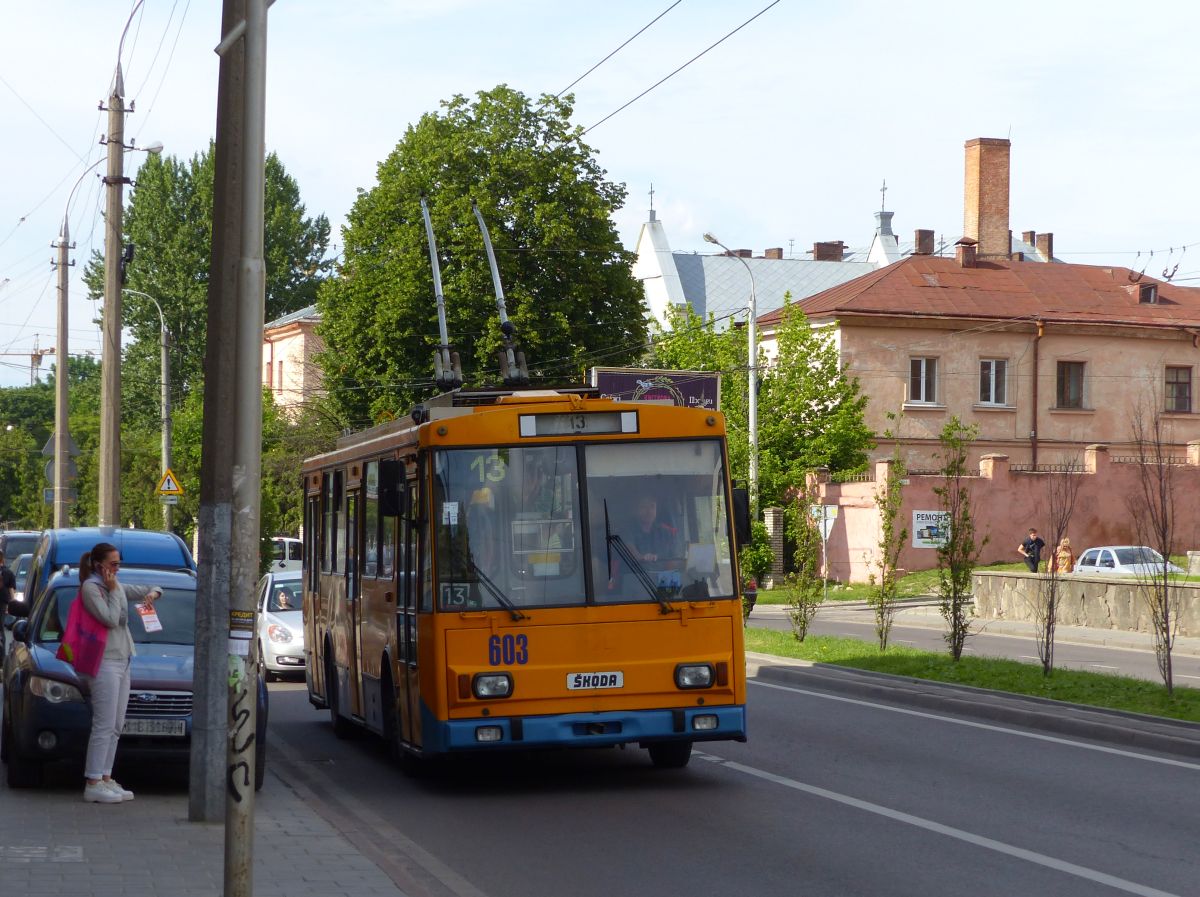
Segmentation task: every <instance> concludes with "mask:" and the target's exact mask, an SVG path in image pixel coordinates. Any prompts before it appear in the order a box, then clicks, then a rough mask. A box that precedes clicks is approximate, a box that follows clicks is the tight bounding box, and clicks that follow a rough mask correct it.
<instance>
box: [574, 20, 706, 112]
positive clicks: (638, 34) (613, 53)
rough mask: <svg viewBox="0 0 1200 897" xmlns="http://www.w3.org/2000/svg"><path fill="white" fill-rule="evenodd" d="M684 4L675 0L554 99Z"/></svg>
mask: <svg viewBox="0 0 1200 897" xmlns="http://www.w3.org/2000/svg"><path fill="white" fill-rule="evenodd" d="M682 2H683V0H675V2H674V3H672V4H671V5H670V6H668V7H667V8H666V9H664V10H663V11H662V12H660V13H659V14H658V15H656V16H655V17H654V18H653V19H651V20H650V21H649V23H647V24H646V25H644V26H642V29H641V31H639V32H638V33H637V34H635V35H634V36H633V37H631V38H629V39H628V40H627V41H625V43H623V44H621V46H619V47H617V49H615V50H613V51H612V52H611V53H609V54H608V55H607V56H605V57H604V58H603V59H601V60H600V61H599V62H597V63H596V64H595V65H594V66H592V67H591V68H590V69H588V70H587V71H586V72H584V73H583V74H582V75H580V76H579V77H578V78H576V79H575V80H574V81H572V82H571V83H570V84H568V85H567V86H566V87H564V88H563V89H562V90H560V91H559V92H558V93H556V94H555V95H554V98H555V99H558V98H559V97H561V96H562V95H563V94H564V93H566V92H567V91H568V90H570V89H571V88H572V87H574V86H575V85H576V84H578V83H579V82H580V81H582V80H583V79H584V78H586V77H587V76H588V75H590V74H591V73H592V72H594V71H596V69H598V68H600V66H602V65H604V63H606V62H608V61H609V60H610V59H612V58H613V57H614V56H616V55H617V54H618V53H620V52H621V51H622V50H624V49H625V48H626V47H627V46H629V44H630V43H632V42H633V41H634V40H635V39H636V38H637V37H639V36H640V35H641V33H642V31H645V30H646V29H647V28H649V27H650V26H651V25H653V24H654V23H655V22H657V21H658V20H659V19H661V18H662V17H663V16H665V15H666V14H667V13H669V12H670V11H671V10H673V9H674V8H675V7H676V6H678V5H679V4H680V3H682Z"/></svg>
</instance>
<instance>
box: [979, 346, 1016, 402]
mask: <svg viewBox="0 0 1200 897" xmlns="http://www.w3.org/2000/svg"><path fill="white" fill-rule="evenodd" d="M984 365H990V366H991V371H990V374H989V377H988V379H989V381H990V384H989V385H990V392H989V396H990V397H989V398H986V399H985V398H984V397H983V396H982V395H981V396H980V397H979V404H980V405H995V406H997V407H1005V406H1007V405H1008V404H1009V402H1008V359H1007V358H981V359H979V377H980V386H981V387H982V385H983V376H984V373H983V369H984ZM997 365H1003V371H1002V372H1001V374H1000V376H999V377H997V376H996V367H997ZM997 383H999V386H1000V392H1001V397H1000V399H999V401H997V399H996V385H997Z"/></svg>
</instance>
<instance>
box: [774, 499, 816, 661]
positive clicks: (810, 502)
mask: <svg viewBox="0 0 1200 897" xmlns="http://www.w3.org/2000/svg"><path fill="white" fill-rule="evenodd" d="M792 495H793V499H792V501H791V502H790V503H789V504H788V506H787V511H786V512H785V514H784V519H785V521H786V524H787V528H788V534H789V535H790V536H791V537H792V539H793V541H794V542H795V545H796V554H795V566H796V570H795V572H794V573H789V574H788V575H787V579H786V588H787V589H788V611H787V613H788V620H789V621H790V622H791V624H792V635H793V636H794V637H795V639H796V641H798V642H802V641H804V639H805V637H806V636H807V635H808V630H809V627H810V626H811V625H812V621H813V618H814V617H816V615H817V610H818V609H819V608H820V606H821V602H822V601H823V600H824V595H825V574H824V572H823V571H822V569H821V567H822V563H821V562H822V558H823V554H822V552H823V547H824V546H823V545H822V539H821V530H820V527H819V526H818V524H817V521H816V520H815V519H814V517H813V513H812V510H813V508H815V507H819V505H818V499H817V496H816V494H815V493H814V492H813V490H811V489H810V488H809V487H808V486H807V484H806V483H804V482H801V483H800V485H799V488H797V489H796V491H794V492H793V493H792Z"/></svg>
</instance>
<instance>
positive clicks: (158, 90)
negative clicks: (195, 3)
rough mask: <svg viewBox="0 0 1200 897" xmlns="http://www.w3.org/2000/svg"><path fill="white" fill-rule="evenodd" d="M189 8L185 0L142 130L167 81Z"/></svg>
mask: <svg viewBox="0 0 1200 897" xmlns="http://www.w3.org/2000/svg"><path fill="white" fill-rule="evenodd" d="M191 6H192V0H187V2H186V3H185V4H184V5H183V15H181V16H180V17H179V27H178V28H177V29H176V30H175V40H174V41H172V42H171V52H170V53H168V54H167V61H166V64H165V65H163V71H162V77H160V78H159V79H158V87H156V88H154V96H153V97H151V98H150V105H149V106H148V107H147V109H146V113H145V115H143V116H142V125H141V126H142V128H143V129H144V128H145V127H146V125H147V124H148V123H149V121H150V115H151V113H152V112H154V105H155V103H157V102H158V95H159V93H161V92H162V89H163V85H164V84H165V83H166V81H167V73H168V72H169V71H170V70H171V63H172V62H173V61H174V59H175V48H176V47H178V46H179V38H180V36H181V35H182V34H183V24H184V22H186V21H187V14H188V10H189V9H191ZM143 86H145V85H143Z"/></svg>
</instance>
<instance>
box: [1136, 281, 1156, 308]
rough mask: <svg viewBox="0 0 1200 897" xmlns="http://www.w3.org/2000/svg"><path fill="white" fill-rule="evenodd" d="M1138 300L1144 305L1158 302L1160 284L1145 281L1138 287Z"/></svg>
mask: <svg viewBox="0 0 1200 897" xmlns="http://www.w3.org/2000/svg"><path fill="white" fill-rule="evenodd" d="M1138 302H1140V303H1141V304H1142V305H1157V304H1158V284H1156V283H1144V284H1142V285H1141V286H1140V287H1138Z"/></svg>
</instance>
